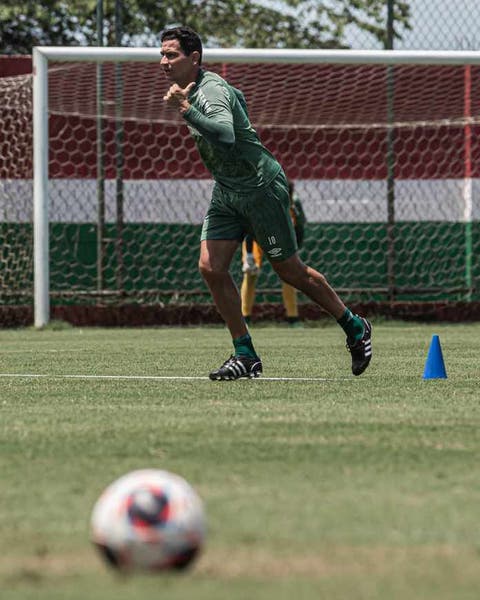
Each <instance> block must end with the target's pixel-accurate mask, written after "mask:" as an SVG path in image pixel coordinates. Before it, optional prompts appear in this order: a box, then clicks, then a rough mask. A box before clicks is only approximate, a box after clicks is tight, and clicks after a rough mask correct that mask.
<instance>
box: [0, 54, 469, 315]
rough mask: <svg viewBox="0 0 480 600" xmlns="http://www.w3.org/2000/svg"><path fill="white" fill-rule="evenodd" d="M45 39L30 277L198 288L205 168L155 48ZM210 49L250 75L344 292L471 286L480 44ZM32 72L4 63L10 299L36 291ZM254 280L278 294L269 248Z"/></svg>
mask: <svg viewBox="0 0 480 600" xmlns="http://www.w3.org/2000/svg"><path fill="white" fill-rule="evenodd" d="M46 50H48V49H46ZM55 50H56V53H55V54H54V55H52V56H50V59H49V60H48V108H47V110H48V133H47V132H46V131H44V130H41V129H39V130H38V131H40V132H42V131H43V133H40V134H38V135H42V136H43V139H42V140H41V145H40V146H37V156H38V153H39V152H40V148H43V152H44V153H45V154H46V155H48V161H47V162H46V167H48V179H46V177H45V170H44V175H43V179H46V181H43V183H41V184H38V182H37V184H36V185H38V188H37V189H39V190H40V192H38V194H41V195H42V194H43V195H45V196H47V197H48V221H47V222H48V232H47V233H48V251H47V260H48V264H46V263H45V257H43V263H42V262H41V261H39V262H36V263H35V264H36V265H37V266H36V269H37V270H45V272H48V275H49V276H48V277H47V280H48V281H47V284H46V283H45V281H44V280H42V279H40V283H39V282H38V281H37V279H35V282H36V285H37V286H38V285H41V286H45V285H47V288H48V295H49V301H50V302H51V303H53V304H65V303H68V304H96V305H99V304H100V305H105V304H111V305H119V304H136V305H139V304H145V305H146V304H152V305H158V304H161V305H164V306H165V305H179V304H182V305H191V306H198V305H199V304H201V303H209V302H210V299H209V295H208V292H207V289H206V287H205V285H204V284H203V282H202V280H201V277H200V275H199V273H198V270H197V261H198V245H199V234H200V228H201V222H202V219H203V215H204V213H205V211H206V208H207V206H208V202H209V198H210V193H211V189H212V180H211V177H210V175H209V173H208V172H207V171H206V170H205V168H204V167H203V165H202V163H201V161H200V159H199V156H198V154H197V151H196V149H195V146H194V143H193V141H192V139H191V138H190V136H189V134H188V130H187V129H186V127H185V125H184V123H183V122H182V120H181V118H179V117H178V115H177V114H176V113H175V112H172V111H171V110H170V109H168V108H166V107H165V105H164V102H163V99H162V98H163V95H164V93H165V90H166V88H167V87H168V83H167V81H166V80H165V77H164V74H163V72H162V70H161V68H160V66H159V63H158V56H157V55H156V54H155V51H153V50H150V51H148V52H144V53H143V54H142V57H143V56H144V55H145V59H143V58H142V59H141V58H140V57H139V55H135V53H132V52H130V53H129V52H128V51H127V50H126V49H115V50H116V51H117V55H116V57H115V59H114V60H115V62H112V61H111V60H108V57H106V56H105V52H104V53H103V54H101V53H99V54H96V51H95V49H92V48H90V49H85V48H83V49H77V50H76V51H75V50H74V49H65V51H64V55H63V54H62V49H55ZM109 50H113V49H109ZM130 50H132V49H130ZM82 51H83V53H82ZM87 51H88V54H87ZM75 52H76V54H75ZM122 52H123V55H124V56H123V55H122V56H123V58H122V59H121V60H120V59H119V55H118V53H122ZM156 52H157V53H158V51H156ZM113 55H114V54H113V52H112V54H111V56H113ZM337 57H338V58H337ZM120 58H121V57H120ZM427 59H428V60H427ZM204 63H205V67H206V68H207V69H210V70H213V71H216V72H218V73H219V74H221V75H222V76H224V77H225V78H226V79H228V81H229V82H230V83H232V84H233V85H235V86H236V87H238V88H240V89H241V90H242V91H243V92H244V94H245V96H246V99H247V102H248V106H249V112H250V118H251V121H252V123H253V124H254V126H255V128H256V129H257V131H258V133H259V135H260V138H261V140H262V141H263V143H264V144H265V145H266V146H267V147H268V148H269V149H270V150H271V151H272V152H273V154H274V155H275V156H276V157H277V158H278V159H279V161H280V162H281V164H282V165H283V167H284V169H285V172H286V174H287V176H288V178H289V179H290V180H291V181H293V183H294V185H295V189H296V192H297V194H298V196H299V198H300V199H301V201H302V203H303V207H304V210H305V213H306V216H307V220H308V223H307V227H306V234H305V241H304V246H303V248H302V249H301V256H302V258H303V259H304V260H305V262H307V263H308V264H310V265H312V266H314V267H315V268H317V269H318V270H320V271H322V272H323V273H325V275H326V276H327V278H328V279H329V281H330V282H331V284H332V285H333V286H334V287H335V288H336V289H337V290H339V291H340V292H341V294H342V296H343V297H344V299H345V300H346V301H347V302H349V303H355V302H367V301H374V302H382V301H389V302H392V301H400V300H410V301H426V300H435V299H436V300H438V299H441V300H445V301H452V300H471V299H478V295H479V290H478V276H479V270H480V264H479V263H480V261H479V259H478V257H479V256H480V242H479V235H478V215H479V212H480V203H479V200H478V187H479V183H478V182H479V179H478V176H479V167H480V162H479V161H480V147H479V141H478V140H479V135H478V133H479V117H480V83H479V82H480V78H479V75H480V67H479V66H478V65H479V64H480V58H479V56H478V55H477V54H476V53H449V54H447V53H444V54H437V53H421V54H420V53H419V54H417V53H406V52H404V53H401V52H390V54H388V53H386V52H385V53H383V52H371V53H369V52H358V53H355V52H353V51H336V52H329V51H318V52H313V53H312V51H310V52H308V51H307V52H303V51H302V52H300V51H297V52H291V53H290V54H289V53H288V51H285V52H283V53H282V51H272V52H270V53H268V56H262V53H261V52H257V54H255V53H253V52H252V51H250V53H249V52H245V53H244V55H243V56H242V55H241V52H240V51H227V50H225V51H222V52H219V51H208V50H207V51H205V60H204ZM31 85H32V80H31V78H30V77H28V76H23V77H16V78H15V77H14V78H4V79H3V80H0V95H1V98H0V106H1V107H2V108H1V121H2V127H1V128H0V129H1V133H0V136H1V138H0V149H1V150H0V193H1V195H0V215H1V224H0V235H1V236H2V240H1V247H2V252H1V255H0V256H1V259H0V260H1V265H0V285H1V302H3V303H8V302H13V303H18V302H19V301H23V300H25V299H27V300H28V299H29V300H30V301H31V299H32V297H33V282H34V278H33V275H32V265H33V249H32V248H33V246H32V214H33V213H32V190H33V184H32V160H31V157H32V130H31V127H32V126H31V122H32V103H31V96H30V93H31ZM39 118H40V117H38V115H37V122H38V120H39ZM37 173H39V175H37V179H38V178H42V168H41V167H39V168H38V169H37ZM42 186H43V187H42ZM38 194H37V195H38ZM36 202H37V208H38V207H40V208H38V210H42V211H45V210H46V208H45V207H46V201H45V198H44V199H43V204H42V201H40V203H38V198H37V200H36ZM42 207H43V208H42ZM36 231H37V230H36ZM40 235H42V234H39V233H37V236H40ZM42 239H44V238H42ZM38 244H40V245H39V246H36V249H37V251H38V248H41V241H40V242H38ZM40 254H41V250H40ZM42 264H43V267H42ZM48 267H49V269H48ZM232 273H233V275H234V277H235V279H236V280H237V282H240V280H241V263H240V255H239V254H238V256H237V257H236V258H235V260H234V262H233V264H232ZM257 289H258V296H257V300H258V302H260V303H261V302H265V301H268V302H271V301H274V302H281V294H280V285H279V282H278V279H277V277H276V275H275V274H274V273H273V271H272V269H271V267H270V266H269V265H265V266H264V269H263V271H262V274H261V276H260V277H259V280H258V288H257ZM304 300H305V299H304Z"/></svg>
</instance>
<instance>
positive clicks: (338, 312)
mask: <svg viewBox="0 0 480 600" xmlns="http://www.w3.org/2000/svg"><path fill="white" fill-rule="evenodd" d="M272 267H273V268H274V270H275V271H276V272H277V274H278V275H279V277H280V278H281V279H282V280H283V281H285V282H286V283H288V284H290V285H291V286H293V287H294V288H296V289H297V290H300V291H301V292H303V293H304V294H305V295H306V296H308V297H309V298H311V299H312V300H313V301H314V302H316V303H317V304H318V305H319V306H321V307H322V308H323V309H324V310H325V311H326V312H328V313H329V314H330V315H332V316H333V317H335V319H337V321H338V320H339V319H340V318H341V317H342V316H343V314H344V312H345V310H346V306H345V304H344V303H343V302H342V301H341V299H340V298H339V297H338V295H337V293H336V292H335V290H334V289H333V288H332V287H331V286H330V284H329V283H328V281H327V280H326V278H325V276H324V275H322V274H321V273H319V272H318V271H316V270H315V269H312V267H309V266H307V265H305V264H304V263H303V262H302V261H301V260H300V258H299V256H298V254H294V255H293V256H291V257H290V258H287V259H286V260H282V261H275V262H273V261H272Z"/></svg>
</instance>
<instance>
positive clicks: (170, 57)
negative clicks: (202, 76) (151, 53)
mask: <svg viewBox="0 0 480 600" xmlns="http://www.w3.org/2000/svg"><path fill="white" fill-rule="evenodd" d="M160 53H161V55H162V59H161V61H160V64H161V66H162V68H163V70H164V72H165V74H166V76H167V77H168V79H170V81H173V82H174V83H178V84H179V85H187V84H188V83H190V82H191V81H194V80H195V75H196V69H197V65H198V58H199V57H198V52H192V53H191V54H190V55H189V56H186V55H185V54H184V53H183V50H182V48H181V47H180V42H179V41H178V40H165V41H164V42H162V48H161V50H160Z"/></svg>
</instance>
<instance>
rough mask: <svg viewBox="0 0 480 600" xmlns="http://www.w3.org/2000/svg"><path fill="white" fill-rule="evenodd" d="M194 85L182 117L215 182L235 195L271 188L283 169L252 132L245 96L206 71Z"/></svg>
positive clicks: (214, 74) (254, 132)
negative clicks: (269, 185) (265, 187)
mask: <svg viewBox="0 0 480 600" xmlns="http://www.w3.org/2000/svg"><path fill="white" fill-rule="evenodd" d="M195 83H196V85H195V87H194V88H193V90H192V91H191V92H190V94H189V97H188V101H189V103H190V107H189V109H188V110H187V111H186V112H185V113H184V115H183V117H184V119H185V121H186V122H187V125H188V128H189V130H190V132H191V134H192V136H193V138H194V139H195V142H196V144H197V148H198V151H199V152H200V156H201V157H202V160H203V162H204V164H205V166H206V167H207V169H208V170H209V171H210V173H211V174H212V176H213V178H214V179H215V181H216V182H217V183H219V184H220V185H221V186H222V187H224V188H227V189H228V190H231V191H235V192H245V191H248V190H251V189H256V188H259V187H262V186H264V185H268V184H269V183H270V182H271V181H272V180H273V179H274V178H275V177H276V175H277V174H278V173H279V172H280V171H281V166H280V164H279V163H278V162H277V160H276V159H275V157H274V156H273V155H272V154H271V153H270V152H269V151H268V150H267V149H266V148H265V146H263V145H262V143H261V142H260V140H259V138H258V135H257V133H256V131H255V129H253V127H252V125H251V123H250V120H249V118H248V113H247V105H246V102H245V97H244V95H243V94H242V92H241V91H240V90H237V89H236V88H234V87H233V86H231V85H230V84H228V83H227V82H226V81H225V80H224V79H222V77H220V76H219V75H217V74H216V73H212V72H211V71H204V70H203V69H201V70H200V72H199V75H198V77H197V81H196V82H195Z"/></svg>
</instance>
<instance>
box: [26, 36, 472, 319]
mask: <svg viewBox="0 0 480 600" xmlns="http://www.w3.org/2000/svg"><path fill="white" fill-rule="evenodd" d="M32 58H33V178H34V182H33V202H34V206H33V218H34V226H33V235H34V245H33V247H34V250H33V251H34V324H35V327H37V328H41V327H43V326H45V325H46V324H47V323H48V322H49V319H50V298H49V289H50V281H49V279H50V276H49V231H48V229H49V198H48V140H49V137H48V62H49V61H66V62H86V61H89V62H126V61H133V62H157V61H160V54H159V49H158V48H122V47H100V46H99V47H62V46H58V47H57V46H36V47H34V48H33V57H32ZM203 58H204V60H205V62H225V63H232V62H237V63H238V62H241V63H248V62H252V63H259V62H273V63H304V64H312V63H318V64H322V63H323V64H383V65H400V64H410V65H457V66H461V65H464V66H465V65H480V51H463V50H462V51H434V50H431V51H416V50H411V51H409V50H296V49H285V50H280V49H239V48H233V49H232V48H230V49H209V48H206V49H205V50H204V54H203ZM471 219H472V193H471V180H470V182H469V181H468V180H467V179H466V180H465V186H464V220H465V222H466V223H468V222H470V221H471Z"/></svg>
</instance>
